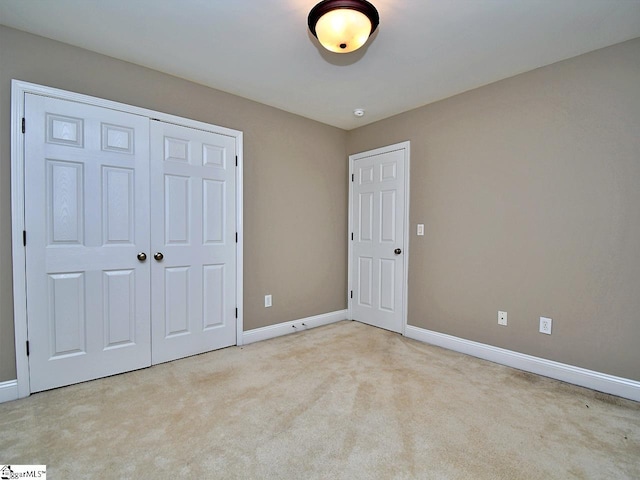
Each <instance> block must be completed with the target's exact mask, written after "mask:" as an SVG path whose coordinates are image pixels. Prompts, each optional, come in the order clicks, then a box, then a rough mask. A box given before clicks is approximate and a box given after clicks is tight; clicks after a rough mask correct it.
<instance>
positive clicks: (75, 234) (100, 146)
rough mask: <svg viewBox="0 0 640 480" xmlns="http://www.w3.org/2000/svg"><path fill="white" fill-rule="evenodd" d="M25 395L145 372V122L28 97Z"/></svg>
mask: <svg viewBox="0 0 640 480" xmlns="http://www.w3.org/2000/svg"><path fill="white" fill-rule="evenodd" d="M25 114H26V115H25V116H26V118H27V122H28V128H27V129H26V134H25V226H26V231H27V236H28V242H27V246H26V261H27V265H26V269H27V275H26V278H27V316H28V331H29V345H30V356H29V368H30V380H31V391H32V392H37V391H40V390H45V389H49V388H54V387H59V386H62V385H68V384H71V383H77V382H81V381H85V380H89V379H93V378H98V377H103V376H107V375H112V374H115V373H120V372H124V371H127V370H133V369H136V368H142V367H145V366H148V365H150V363H151V355H150V319H149V301H150V289H149V285H150V278H149V261H146V262H141V261H139V260H138V259H137V254H138V253H139V252H148V251H149V216H148V212H149V170H148V165H149V160H148V158H149V152H148V145H149V120H148V119H147V118H144V117H140V116H137V115H131V114H128V113H122V112H116V111H113V110H108V109H104V108H99V107H95V106H90V105H85V104H79V103H75V102H69V101H65V100H59V99H54V98H49V97H44V96H38V95H31V94H27V95H26V96H25Z"/></svg>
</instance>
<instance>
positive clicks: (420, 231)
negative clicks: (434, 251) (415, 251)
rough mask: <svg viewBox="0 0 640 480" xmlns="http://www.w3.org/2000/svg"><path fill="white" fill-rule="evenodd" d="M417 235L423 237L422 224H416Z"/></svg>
mask: <svg viewBox="0 0 640 480" xmlns="http://www.w3.org/2000/svg"><path fill="white" fill-rule="evenodd" d="M416 233H417V234H418V235H420V236H422V235H424V224H423V223H419V224H418V229H417V232H416Z"/></svg>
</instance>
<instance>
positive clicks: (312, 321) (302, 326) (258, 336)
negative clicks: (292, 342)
mask: <svg viewBox="0 0 640 480" xmlns="http://www.w3.org/2000/svg"><path fill="white" fill-rule="evenodd" d="M342 320H347V310H338V311H336V312H331V313H324V314H322V315H315V316H313V317H307V318H301V319H299V320H293V321H291V322H282V323H276V324H275V325H269V326H268V327H261V328H254V329H252V330H247V331H246V332H244V334H243V336H242V344H244V345H247V344H249V343H254V342H260V341H262V340H268V339H269V338H275V337H281V336H282V335H288V334H290V333H295V332H301V331H304V330H308V329H310V328H315V327H320V326H322V325H329V324H330V323H335V322H341V321H342Z"/></svg>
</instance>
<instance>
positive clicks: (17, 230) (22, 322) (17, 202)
mask: <svg viewBox="0 0 640 480" xmlns="http://www.w3.org/2000/svg"><path fill="white" fill-rule="evenodd" d="M27 93H31V94H35V95H43V96H48V97H53V98H58V99H61V100H67V101H72V102H78V103H85V104H89V105H93V106H96V107H103V108H109V109H111V110H118V111H121V112H125V113H130V114H134V115H139V116H142V117H147V118H149V119H151V118H154V119H157V120H161V121H163V122H167V123H174V124H176V125H182V126H185V127H189V128H195V129H199V130H205V131H208V132H213V133H218V134H221V135H227V136H229V137H234V138H235V139H236V155H237V156H238V166H237V168H236V229H237V231H238V243H237V244H236V268H237V274H236V306H237V308H238V318H237V319H236V345H242V335H243V330H244V329H243V290H242V285H243V255H242V252H243V242H244V235H243V202H242V198H243V133H242V132H241V131H239V130H233V129H230V128H226V127H221V126H218V125H213V124H209V123H205V122H200V121H197V120H192V119H189V118H184V117H179V116H176V115H171V114H168V113H162V112H157V111H155V110H149V109H146V108H141V107H136V106H133V105H127V104H124V103H119V102H114V101H111V100H105V99H102V98H98V97H92V96H89V95H84V94H80V93H74V92H69V91H67V90H60V89H57V88H52V87H47V86H44V85H38V84H34V83H29V82H24V81H22V80H15V79H13V80H12V81H11V226H12V231H11V246H12V255H11V257H12V261H13V324H14V329H15V330H14V332H15V333H14V335H15V348H16V377H17V380H16V381H17V390H18V398H23V397H27V396H29V395H30V394H31V386H30V382H29V357H28V356H27V352H26V342H27V340H28V339H29V336H28V329H27V294H26V289H27V279H26V252H25V248H24V246H23V237H22V232H23V230H24V229H25V218H24V215H25V208H24V203H25V198H24V191H25V185H24V180H25V179H24V165H25V159H24V135H23V134H22V118H24V106H25V105H24V104H25V94H27ZM27 128H28V125H27Z"/></svg>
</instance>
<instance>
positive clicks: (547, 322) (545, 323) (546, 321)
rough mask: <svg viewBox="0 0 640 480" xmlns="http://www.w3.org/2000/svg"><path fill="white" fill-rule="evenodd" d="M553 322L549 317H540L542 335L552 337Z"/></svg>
mask: <svg viewBox="0 0 640 480" xmlns="http://www.w3.org/2000/svg"><path fill="white" fill-rule="evenodd" d="M552 323H553V320H552V319H550V318H547V317H540V333H546V334H547V335H551V324H552Z"/></svg>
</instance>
